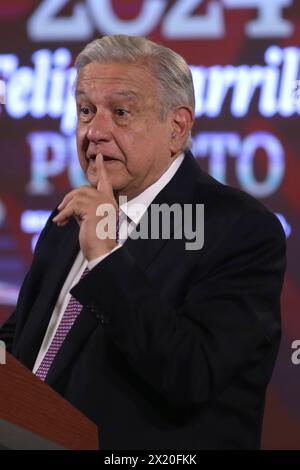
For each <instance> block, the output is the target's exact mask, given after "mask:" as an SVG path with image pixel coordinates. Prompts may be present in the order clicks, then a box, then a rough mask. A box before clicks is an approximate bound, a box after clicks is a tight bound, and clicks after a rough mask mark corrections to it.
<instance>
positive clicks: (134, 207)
mask: <svg viewBox="0 0 300 470" xmlns="http://www.w3.org/2000/svg"><path fill="white" fill-rule="evenodd" d="M183 159H184V153H181V154H180V155H178V157H176V158H175V160H174V162H173V163H172V164H171V165H170V166H169V168H168V169H167V170H166V171H165V172H164V173H163V174H162V175H161V177H160V178H159V179H158V180H157V181H155V183H153V184H151V186H148V188H146V189H145V190H144V191H143V192H142V193H141V194H139V195H138V196H136V197H134V198H133V199H131V200H130V201H127V202H125V203H123V204H120V211H121V212H120V217H122V213H123V214H124V216H127V217H128V218H129V219H130V220H131V221H132V222H134V224H135V225H138V223H139V221H140V220H141V218H142V217H143V215H144V214H145V212H146V211H147V209H148V207H149V206H150V204H151V202H152V201H153V200H154V199H155V198H156V196H157V195H158V194H159V193H160V191H161V190H162V189H163V188H164V187H165V186H166V185H167V184H168V183H169V181H170V180H171V179H172V178H173V176H174V175H175V173H176V172H177V170H178V169H179V167H180V165H181V163H182V161H183Z"/></svg>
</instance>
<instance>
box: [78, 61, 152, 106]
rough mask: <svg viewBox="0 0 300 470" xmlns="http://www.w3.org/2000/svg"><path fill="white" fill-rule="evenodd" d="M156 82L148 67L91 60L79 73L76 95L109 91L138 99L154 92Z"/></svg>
mask: <svg viewBox="0 0 300 470" xmlns="http://www.w3.org/2000/svg"><path fill="white" fill-rule="evenodd" d="M155 82H156V81H155V79H154V77H153V74H152V72H151V71H150V69H149V68H148V67H140V66H138V65H137V64H128V63H104V64H101V63H97V62H91V63H90V64H88V65H86V66H85V67H83V68H82V69H81V70H80V71H79V73H78V76H77V79H76V82H75V95H76V96H80V94H82V93H87V92H89V93H97V92H103V91H108V92H110V93H114V94H117V95H119V96H120V97H124V98H127V99H137V98H139V97H142V96H144V95H145V94H148V95H149V94H154V92H155V90H156V83H155ZM155 94H156V93H155Z"/></svg>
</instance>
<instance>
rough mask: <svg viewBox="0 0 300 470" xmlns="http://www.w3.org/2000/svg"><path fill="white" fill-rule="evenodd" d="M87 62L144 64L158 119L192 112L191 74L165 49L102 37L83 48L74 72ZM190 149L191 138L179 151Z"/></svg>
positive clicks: (132, 38)
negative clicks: (178, 110)
mask: <svg viewBox="0 0 300 470" xmlns="http://www.w3.org/2000/svg"><path fill="white" fill-rule="evenodd" d="M91 62H99V63H110V62H125V63H136V62H138V63H144V64H145V65H147V66H148V67H149V69H150V70H151V71H152V73H153V76H154V78H155V79H156V82H157V86H158V94H159V100H160V104H161V119H164V118H165V116H166V114H167V112H168V111H169V110H170V109H172V108H175V107H176V106H185V105H187V106H191V107H192V109H193V111H194V110H195V93H194V86H193V79H192V74H191V71H190V69H189V67H188V65H187V63H186V61H185V60H184V59H183V57H181V56H180V55H179V54H177V53H176V52H174V51H173V50H172V49H169V48H168V47H164V46H161V45H159V44H156V43H155V42H153V41H150V40H149V39H146V38H143V37H139V36H127V35H123V34H119V35H113V36H103V37H102V38H101V39H95V40H94V41H92V42H90V43H89V44H87V46H86V47H85V48H84V49H83V50H82V52H80V54H79V55H78V57H77V59H76V61H75V67H76V69H77V72H78V73H79V72H80V70H81V69H82V68H83V67H85V66H86V65H88V64H90V63H91ZM191 145H192V140H191V135H190V133H189V136H188V138H187V140H186V142H185V144H184V147H183V150H184V149H187V148H190V147H191Z"/></svg>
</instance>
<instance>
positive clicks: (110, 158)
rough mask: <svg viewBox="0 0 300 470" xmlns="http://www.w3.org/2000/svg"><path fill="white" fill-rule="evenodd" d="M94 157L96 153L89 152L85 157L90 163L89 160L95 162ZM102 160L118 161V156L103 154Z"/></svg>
mask: <svg viewBox="0 0 300 470" xmlns="http://www.w3.org/2000/svg"><path fill="white" fill-rule="evenodd" d="M96 157H97V155H96V154H91V155H88V156H87V157H86V159H87V161H88V162H89V163H90V162H95V161H96ZM103 161H104V162H111V161H115V162H118V161H120V160H119V159H118V158H114V157H110V156H109V155H103Z"/></svg>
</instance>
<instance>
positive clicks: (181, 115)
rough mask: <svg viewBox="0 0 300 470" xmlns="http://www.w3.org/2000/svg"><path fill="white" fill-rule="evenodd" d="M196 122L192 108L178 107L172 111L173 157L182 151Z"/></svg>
mask: <svg viewBox="0 0 300 470" xmlns="http://www.w3.org/2000/svg"><path fill="white" fill-rule="evenodd" d="M194 120H195V116H194V112H193V109H192V107H190V106H178V107H177V108H174V109H173V110H172V121H171V135H170V150H171V152H172V154H173V155H175V154H176V153H178V152H179V151H180V150H181V149H182V147H183V144H184V142H185V141H186V139H187V138H188V135H189V132H190V130H191V128H192V126H193V124H194Z"/></svg>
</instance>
